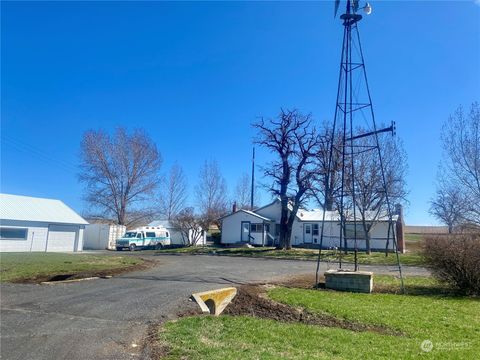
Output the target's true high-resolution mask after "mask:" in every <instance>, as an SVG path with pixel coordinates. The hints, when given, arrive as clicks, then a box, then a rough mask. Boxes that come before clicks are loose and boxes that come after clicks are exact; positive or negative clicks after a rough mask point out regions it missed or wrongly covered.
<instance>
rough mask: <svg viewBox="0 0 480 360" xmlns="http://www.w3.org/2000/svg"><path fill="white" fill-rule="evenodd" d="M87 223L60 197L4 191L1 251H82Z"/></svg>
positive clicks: (0, 201) (0, 213)
mask: <svg viewBox="0 0 480 360" xmlns="http://www.w3.org/2000/svg"><path fill="white" fill-rule="evenodd" d="M87 224H88V222H86V221H85V220H84V219H83V218H82V217H81V216H80V215H78V214H77V213H76V212H75V211H73V210H72V209H71V208H70V207H68V206H67V205H65V204H64V203H63V202H62V201H60V200H55V199H43V198H36V197H30V196H20V195H10V194H0V251H1V252H7V251H12V252H14V251H15V252H29V251H51V252H74V251H82V250H83V231H84V228H85V225H87Z"/></svg>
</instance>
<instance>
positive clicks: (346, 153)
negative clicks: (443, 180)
mask: <svg viewBox="0 0 480 360" xmlns="http://www.w3.org/2000/svg"><path fill="white" fill-rule="evenodd" d="M338 4H339V1H336V4H335V5H336V9H335V12H336V11H337V9H338ZM366 7H368V11H371V8H370V6H369V5H368V3H367V5H366ZM357 11H358V1H350V0H348V1H347V4H346V11H345V13H344V14H343V15H341V16H340V19H341V20H342V21H343V27H344V31H343V46H342V54H341V62H340V73H339V79H338V89H337V101H336V107H335V115H334V120H333V127H332V132H331V139H330V149H329V155H328V169H327V172H326V175H325V177H326V180H325V184H326V185H325V186H326V189H325V194H328V193H330V192H329V190H331V189H329V188H328V187H329V186H330V179H329V177H330V176H331V174H332V172H333V171H338V170H340V169H333V168H332V165H333V164H332V158H333V157H334V156H335V157H336V159H340V168H341V170H340V173H341V184H340V190H339V195H338V198H337V200H338V201H337V203H338V210H339V215H340V227H339V234H338V239H339V241H338V244H339V249H340V252H339V254H340V258H339V267H340V269H341V268H342V253H343V251H346V250H347V248H348V245H349V244H350V245H352V243H353V248H354V254H355V271H358V261H357V254H358V246H357V245H358V244H357V238H358V236H357V223H360V222H359V220H358V214H357V213H358V209H357V206H356V205H355V204H356V196H357V195H358V189H357V186H356V184H355V179H356V175H355V174H356V169H355V158H356V156H359V155H360V154H361V153H363V152H367V151H373V152H375V156H376V157H377V158H376V160H377V161H378V164H379V171H380V172H381V179H382V181H381V184H379V185H380V186H381V188H382V190H381V191H383V193H384V200H385V210H386V218H387V220H388V231H387V238H386V249H387V248H388V246H389V242H390V241H392V245H393V249H394V251H395V253H396V259H397V264H398V270H399V274H400V280H401V289H402V292H403V291H404V286H403V276H402V267H401V264H400V258H399V255H398V248H397V237H396V229H395V226H394V224H395V222H394V220H393V209H392V204H391V199H390V197H389V194H388V189H387V182H386V178H385V167H384V162H383V159H382V152H381V149H380V143H379V134H380V133H384V132H391V133H392V135H393V134H394V132H395V124H394V123H392V125H391V126H390V127H387V128H382V129H379V128H378V127H377V122H376V120H375V113H374V109H373V105H372V98H371V95H370V89H369V86H368V79H367V72H366V69H365V61H364V57H363V51H362V45H361V41H360V33H359V30H358V23H359V22H360V20H362V16H361V15H360V14H357ZM360 128H362V129H367V130H363V131H361V133H357V132H358V129H360ZM338 134H340V135H339V136H340V137H341V141H340V144H338V143H337V144H336V142H335V137H336V136H337V135H338ZM360 139H363V140H364V141H369V142H370V144H371V145H370V146H365V143H363V144H361V143H360V142H359V140H360ZM360 141H361V140H360ZM326 210H327V209H325V208H324V212H323V221H322V226H321V234H320V248H319V253H318V261H317V270H316V283H317V284H318V272H319V269H320V257H321V251H322V245H323V239H324V230H325V213H326ZM347 223H348V224H350V225H352V224H353V236H352V235H351V234H350V235H349V236H347V231H346V229H347Z"/></svg>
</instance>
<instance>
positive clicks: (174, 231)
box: [148, 220, 207, 245]
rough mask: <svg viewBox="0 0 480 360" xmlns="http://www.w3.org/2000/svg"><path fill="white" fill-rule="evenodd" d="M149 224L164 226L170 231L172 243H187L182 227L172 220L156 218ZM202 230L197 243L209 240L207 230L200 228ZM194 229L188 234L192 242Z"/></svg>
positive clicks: (201, 243)
mask: <svg viewBox="0 0 480 360" xmlns="http://www.w3.org/2000/svg"><path fill="white" fill-rule="evenodd" d="M148 226H163V227H164V228H166V229H167V230H168V231H169V232H170V243H171V244H172V245H186V244H185V241H184V239H183V236H182V232H181V231H180V229H178V228H176V227H175V226H174V225H173V224H172V222H171V221H168V220H155V221H152V222H151V223H150V224H148ZM198 230H199V231H200V232H202V235H201V238H200V239H198V241H197V242H196V244H195V245H205V244H206V242H207V232H206V231H202V229H201V228H199V229H198ZM192 238H193V231H192V230H190V231H189V234H188V241H189V242H190V243H192V240H193V239H192Z"/></svg>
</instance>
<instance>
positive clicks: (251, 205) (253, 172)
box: [250, 147, 255, 210]
mask: <svg viewBox="0 0 480 360" xmlns="http://www.w3.org/2000/svg"><path fill="white" fill-rule="evenodd" d="M254 194H255V147H253V154H252V188H251V193H250V210H253V197H254Z"/></svg>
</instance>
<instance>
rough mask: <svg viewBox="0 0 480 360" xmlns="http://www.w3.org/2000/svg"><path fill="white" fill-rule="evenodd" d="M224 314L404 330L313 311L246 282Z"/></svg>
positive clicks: (390, 332)
mask: <svg viewBox="0 0 480 360" xmlns="http://www.w3.org/2000/svg"><path fill="white" fill-rule="evenodd" d="M223 314H225V315H233V316H239V315H246V316H254V317H259V318H262V319H270V320H275V321H282V322H288V323H291V322H300V323H303V324H307V325H319V326H327V327H337V328H342V329H347V330H351V331H373V332H377V333H381V334H386V335H395V336H402V335H404V334H402V333H401V332H398V331H395V330H393V329H390V328H387V327H384V326H379V325H368V324H362V323H357V322H353V321H349V320H345V319H340V318H336V317H334V316H331V315H326V314H313V313H311V312H309V311H306V310H303V309H296V308H293V307H291V306H288V305H285V304H280V303H277V302H275V301H273V300H270V299H268V298H267V297H266V294H265V287H261V286H252V285H245V286H241V287H239V288H238V292H237V296H235V298H234V299H233V301H232V302H231V303H230V304H229V305H228V306H227V308H226V309H225V311H224V312H223Z"/></svg>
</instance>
